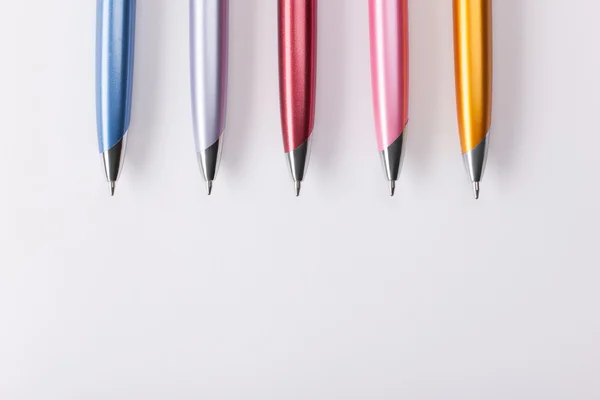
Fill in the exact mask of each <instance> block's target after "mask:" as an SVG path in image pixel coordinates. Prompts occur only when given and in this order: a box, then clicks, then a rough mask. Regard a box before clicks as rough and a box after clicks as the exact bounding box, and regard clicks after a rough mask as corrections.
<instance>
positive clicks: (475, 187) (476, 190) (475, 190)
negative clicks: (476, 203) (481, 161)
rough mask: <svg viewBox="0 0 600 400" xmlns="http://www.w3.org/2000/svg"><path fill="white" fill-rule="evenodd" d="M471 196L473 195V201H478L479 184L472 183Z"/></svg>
mask: <svg viewBox="0 0 600 400" xmlns="http://www.w3.org/2000/svg"><path fill="white" fill-rule="evenodd" d="M473 194H474V195H475V200H477V199H479V182H473Z"/></svg>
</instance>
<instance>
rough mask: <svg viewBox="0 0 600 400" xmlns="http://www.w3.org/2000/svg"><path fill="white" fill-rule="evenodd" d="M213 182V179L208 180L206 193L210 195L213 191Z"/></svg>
mask: <svg viewBox="0 0 600 400" xmlns="http://www.w3.org/2000/svg"><path fill="white" fill-rule="evenodd" d="M212 183H213V181H206V194H208V195H209V196H210V194H211V193H212Z"/></svg>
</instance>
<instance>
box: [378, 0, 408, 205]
mask: <svg viewBox="0 0 600 400" xmlns="http://www.w3.org/2000/svg"><path fill="white" fill-rule="evenodd" d="M369 22H370V38H371V86H372V90H373V109H374V114H375V132H376V135H377V145H378V148H379V152H380V154H381V159H382V161H383V168H384V171H385V175H386V178H387V180H388V182H389V186H390V195H391V196H393V195H394V191H395V190H396V181H397V180H398V176H399V175H400V170H401V168H402V159H403V154H404V151H403V150H404V138H405V136H406V124H407V123H408V0H369Z"/></svg>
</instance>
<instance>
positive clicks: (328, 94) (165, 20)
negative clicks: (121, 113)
mask: <svg viewBox="0 0 600 400" xmlns="http://www.w3.org/2000/svg"><path fill="white" fill-rule="evenodd" d="M2 7H3V8H2V17H1V18H2V21H3V24H2V26H3V27H2V29H3V31H5V35H3V36H4V39H3V41H5V42H7V44H6V45H5V46H6V48H7V49H8V53H7V54H9V56H7V57H6V58H4V61H2V67H1V68H2V72H3V74H2V76H3V77H2V89H1V90H0V99H1V102H2V103H1V106H2V118H1V120H0V135H1V138H2V145H1V148H0V152H1V157H0V170H1V171H2V172H1V174H2V179H1V183H2V189H1V190H0V191H1V192H2V194H1V195H0V206H1V207H0V227H1V230H0V240H1V241H0V246H1V249H0V250H1V251H0V265H1V268H0V398H1V399H2V400H21V399H27V400H30V399H31V400H33V399H44V400H51V399H60V400H65V399H86V400H93V399H123V400H125V399H126V400H131V399H144V400H153V399H257V400H258V399H260V400H266V399H277V400H281V399H302V400H306V399H319V400H320V399H323V400H326V399H401V398H402V399H440V400H441V399H444V400H447V399H461V400H463V399H569V400H572V399H577V400H586V399H590V400H591V399H598V398H600V379H599V374H600V342H599V340H600V315H599V312H598V306H599V305H600V290H599V289H598V287H599V285H600V256H599V255H598V251H599V248H598V247H599V245H598V241H599V238H600V237H599V234H598V226H599V224H600V211H599V206H600V189H599V188H598V186H599V184H600V180H599V178H598V172H599V167H598V163H599V159H600V157H599V156H598V152H599V148H600V134H599V132H598V130H599V128H598V113H599V111H600V96H599V95H598V93H599V91H598V90H599V89H600V75H599V74H598V71H599V70H600V53H598V38H599V37H600V24H598V15H599V13H600V4H599V3H598V2H597V1H594V0H569V1H566V0H495V1H494V35H495V49H494V55H495V76H494V84H495V88H494V111H493V114H494V116H493V137H492V141H491V146H490V155H489V163H488V168H487V171H486V176H485V179H484V181H483V184H482V198H481V200H479V201H475V200H474V199H473V198H472V193H471V187H470V184H469V182H468V181H467V178H466V173H465V171H464V168H463V164H462V161H461V157H460V150H459V142H458V136H457V133H456V130H457V128H456V118H455V106H454V83H453V52H452V37H451V33H452V16H451V1H449V0H412V1H411V2H410V13H411V14H410V28H411V62H410V64H411V98H410V102H411V103H410V112H411V117H410V129H409V130H410V137H409V139H408V148H407V150H408V152H407V154H406V159H405V163H404V170H403V173H402V179H401V181H400V184H399V191H398V193H397V196H396V197H395V198H390V197H389V196H388V195H387V186H386V183H385V181H384V179H383V172H382V170H381V165H380V161H379V158H378V154H377V150H376V143H375V137H374V132H373V131H374V128H373V115H372V110H371V95H370V75H369V74H370V70H369V53H368V44H369V43H368V20H367V2H366V0H321V1H320V6H319V51H318V53H319V60H318V74H319V77H318V93H317V101H318V104H317V111H316V128H315V133H314V146H313V154H312V160H311V165H310V170H309V175H308V177H307V180H306V182H305V185H304V188H303V193H302V196H301V197H300V198H298V199H297V198H295V197H294V190H293V184H292V182H291V181H290V178H289V174H288V171H287V168H286V164H285V160H284V156H283V150H282V140H281V135H280V122H279V109H278V81H277V47H276V6H275V1H272V0H231V31H230V32H231V48H230V56H231V65H230V90H229V113H228V127H227V132H226V135H227V136H226V148H225V152H224V157H223V163H222V167H221V171H220V175H219V178H218V180H217V182H216V184H215V190H214V194H213V196H211V197H210V198H209V197H207V196H206V194H205V192H204V186H203V182H202V180H201V179H202V178H201V176H200V172H199V170H198V167H197V164H196V158H195V154H194V146H193V140H192V133H191V129H192V127H191V117H190V100H189V89H188V85H189V74H188V51H187V49H188V48H187V42H188V40H187V35H188V22H187V1H183V0H178V1H167V0H139V1H138V18H137V43H136V45H137V48H136V66H135V90H134V106H133V119H132V125H131V130H130V137H129V139H130V141H129V148H128V154H127V159H126V166H125V170H124V173H123V176H122V179H121V181H120V182H119V185H118V187H117V193H116V196H115V197H114V198H110V197H109V194H108V187H107V184H106V183H105V182H104V176H103V170H102V167H101V163H100V158H99V156H98V155H97V147H96V146H97V144H96V132H95V108H94V44H95V43H94V40H95V1H91V0H90V1H81V0H60V1H47V0H29V1H6V0H5V1H3V2H2ZM7 39H8V40H7ZM3 46H4V45H3ZM11 54H14V56H15V57H14V58H13V57H11V56H10V55H11ZM9 60H10V61H12V62H10V61H9ZM14 61H16V63H15V62H14Z"/></svg>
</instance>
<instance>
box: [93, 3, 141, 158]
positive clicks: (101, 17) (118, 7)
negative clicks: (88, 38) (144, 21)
mask: <svg viewBox="0 0 600 400" xmlns="http://www.w3.org/2000/svg"><path fill="white" fill-rule="evenodd" d="M134 41H135V0H97V25H96V120H97V131H98V145H99V150H100V152H101V153H103V152H106V151H108V150H109V149H111V148H112V147H113V146H115V145H117V144H118V143H119V142H120V141H121V140H122V139H123V137H124V136H125V134H126V133H127V130H128V129H129V122H130V119H131V95H132V89H133V58H134V57H133V55H134Z"/></svg>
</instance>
